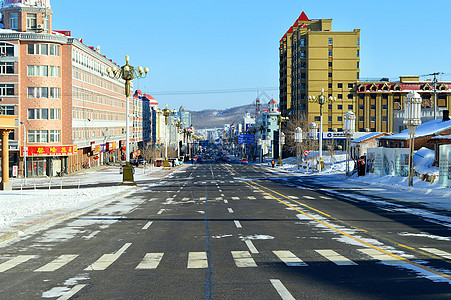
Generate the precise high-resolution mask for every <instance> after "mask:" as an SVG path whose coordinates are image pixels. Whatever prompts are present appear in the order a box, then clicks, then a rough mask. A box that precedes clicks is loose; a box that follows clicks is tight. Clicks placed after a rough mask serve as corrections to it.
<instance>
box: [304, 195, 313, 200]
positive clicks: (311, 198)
mask: <svg viewBox="0 0 451 300" xmlns="http://www.w3.org/2000/svg"><path fill="white" fill-rule="evenodd" d="M302 197H303V198H305V199H310V200H314V199H315V197H312V196H302Z"/></svg>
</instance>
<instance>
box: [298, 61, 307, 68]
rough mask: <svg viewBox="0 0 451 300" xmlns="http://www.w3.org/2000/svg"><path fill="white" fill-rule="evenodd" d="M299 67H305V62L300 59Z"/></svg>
mask: <svg viewBox="0 0 451 300" xmlns="http://www.w3.org/2000/svg"><path fill="white" fill-rule="evenodd" d="M299 68H301V69H305V68H307V63H306V62H305V61H301V63H300V64H299Z"/></svg>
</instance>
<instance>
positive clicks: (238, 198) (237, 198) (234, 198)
mask: <svg viewBox="0 0 451 300" xmlns="http://www.w3.org/2000/svg"><path fill="white" fill-rule="evenodd" d="M232 200H240V197H232Z"/></svg>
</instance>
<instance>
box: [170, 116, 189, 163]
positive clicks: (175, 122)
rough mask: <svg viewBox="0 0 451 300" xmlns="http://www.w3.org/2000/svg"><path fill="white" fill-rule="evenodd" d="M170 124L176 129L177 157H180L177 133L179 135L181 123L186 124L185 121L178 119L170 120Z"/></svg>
mask: <svg viewBox="0 0 451 300" xmlns="http://www.w3.org/2000/svg"><path fill="white" fill-rule="evenodd" d="M172 125H173V126H175V128H176V129H177V159H179V158H180V143H179V135H180V127H181V126H182V125H186V123H185V122H181V121H180V120H179V119H177V120H176V121H174V122H172Z"/></svg>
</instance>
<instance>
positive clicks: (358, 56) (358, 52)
mask: <svg viewBox="0 0 451 300" xmlns="http://www.w3.org/2000/svg"><path fill="white" fill-rule="evenodd" d="M357 58H360V50H357Z"/></svg>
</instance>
